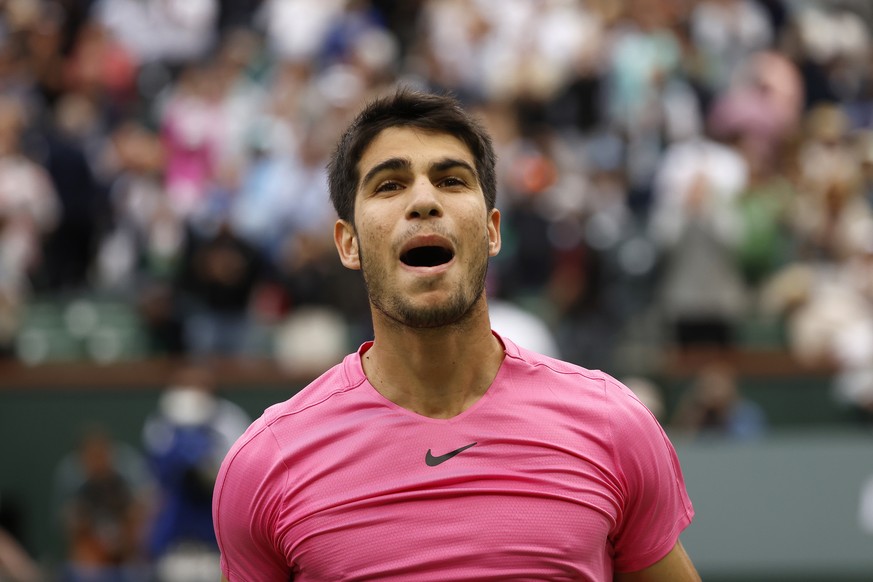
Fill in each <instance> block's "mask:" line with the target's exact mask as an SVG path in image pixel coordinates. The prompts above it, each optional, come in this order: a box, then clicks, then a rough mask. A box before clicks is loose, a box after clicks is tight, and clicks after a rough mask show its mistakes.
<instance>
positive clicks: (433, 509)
mask: <svg viewBox="0 0 873 582" xmlns="http://www.w3.org/2000/svg"><path fill="white" fill-rule="evenodd" d="M501 340H502V341H503V344H504V346H505V351H506V357H505V359H504V361H503V363H502V365H501V367H500V370H499V371H498V373H497V377H496V378H495V379H494V382H493V384H492V385H491V386H490V387H489V389H488V391H487V392H486V393H485V395H484V396H483V397H482V398H481V399H480V400H479V401H478V402H477V403H476V404H474V405H473V406H471V407H470V408H469V409H467V410H466V411H464V412H463V413H462V414H459V415H458V416H455V417H454V418H450V419H433V418H427V417H424V416H421V415H418V414H416V413H414V412H411V411H409V410H406V409H404V408H402V407H400V406H397V405H396V404H394V403H392V402H390V401H389V400H387V399H386V398H385V397H383V396H382V395H381V394H379V392H377V391H376V389H375V388H373V387H372V386H371V385H370V383H369V382H368V381H367V378H366V376H365V375H364V371H363V368H362V366H361V355H362V354H363V353H364V352H366V351H367V349H369V347H370V346H371V345H372V344H371V343H367V344H364V345H363V346H362V347H361V349H360V350H359V351H358V352H357V353H354V354H351V355H349V356H347V357H346V358H345V360H344V361H343V362H342V363H341V364H338V365H337V366H335V367H333V368H332V369H331V370H329V371H327V372H326V373H325V374H324V375H322V376H321V377H319V378H318V379H316V380H315V381H314V382H312V384H310V385H309V386H308V387H306V388H304V389H303V390H302V391H300V392H299V393H298V394H296V395H295V396H294V397H292V398H291V399H290V400H288V401H286V402H283V403H280V404H276V405H274V406H272V407H270V408H268V409H267V410H266V411H265V412H264V414H263V416H262V417H261V418H259V419H258V420H256V421H255V422H254V423H253V424H252V425H251V427H250V428H249V429H248V431H247V432H246V433H245V434H244V435H243V436H242V437H241V438H240V439H239V440H238V441H237V443H236V444H235V445H234V446H233V448H232V449H231V451H230V452H229V453H228V455H227V457H226V458H225V460H224V463H223V464H222V467H221V471H220V472H219V475H218V482H217V483H216V487H215V495H214V497H213V516H214V523H215V532H216V535H217V538H218V543H219V546H220V549H221V569H222V571H223V572H224V574H225V576H227V578H228V580H230V581H231V582H243V581H247V582H255V581H263V582H267V581H270V582H279V581H286V580H289V579H291V578H293V580H295V581H311V580H323V581H331V582H335V581H339V580H390V581H398V580H403V581H409V580H422V581H423V580H427V581H433V580H513V581H519V580H550V581H555V580H587V581H598V582H606V581H611V580H612V575H613V571H614V570H615V571H633V570H638V569H642V568H645V567H647V566H649V565H651V564H653V563H655V562H656V561H658V560H659V559H661V558H662V557H663V556H665V555H666V554H667V552H669V551H670V550H671V549H672V548H673V546H674V545H675V543H676V541H677V540H678V538H679V533H680V532H681V531H682V530H683V529H684V528H685V527H686V526H687V525H688V524H689V523H690V522H691V518H692V516H693V514H694V510H693V509H692V506H691V502H690V501H689V499H688V496H687V494H686V491H685V484H684V481H683V478H682V473H681V470H680V467H679V461H678V459H677V457H676V454H675V451H674V450H673V447H672V445H671V444H670V442H669V441H668V439H667V436H666V435H665V434H664V432H663V431H662V430H661V427H660V425H659V424H658V422H657V421H656V420H655V418H654V417H653V416H652V414H651V413H650V412H649V411H648V409H647V408H646V407H645V406H644V405H643V404H641V403H640V401H639V400H637V398H636V397H635V396H634V395H633V393H631V392H630V390H629V389H628V388H626V387H624V386H623V385H621V384H620V383H618V382H617V381H616V380H614V379H613V378H611V377H609V376H608V375H606V374H604V373H602V372H595V371H589V370H586V369H584V368H581V367H578V366H574V365H572V364H568V363H566V362H561V361H558V360H554V359H551V358H547V357H545V356H541V355H539V354H535V353H533V352H530V351H528V350H525V349H523V348H520V347H518V346H516V345H515V344H513V343H512V342H511V341H509V340H508V339H505V338H501Z"/></svg>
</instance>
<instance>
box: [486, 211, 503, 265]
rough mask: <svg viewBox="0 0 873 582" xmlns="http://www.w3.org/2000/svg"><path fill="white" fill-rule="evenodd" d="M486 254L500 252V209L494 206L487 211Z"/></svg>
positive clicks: (491, 254)
mask: <svg viewBox="0 0 873 582" xmlns="http://www.w3.org/2000/svg"><path fill="white" fill-rule="evenodd" d="M487 228H488V256H489V257H494V256H497V253H499V252H500V244H501V243H500V211H499V210H497V209H496V208H493V209H491V211H490V212H489V213H488V227H487Z"/></svg>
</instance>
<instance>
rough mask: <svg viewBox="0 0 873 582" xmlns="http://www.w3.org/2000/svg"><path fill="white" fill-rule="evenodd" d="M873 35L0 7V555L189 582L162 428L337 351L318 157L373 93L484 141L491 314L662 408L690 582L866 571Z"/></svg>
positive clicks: (440, 2) (644, 14)
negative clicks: (488, 152)
mask: <svg viewBox="0 0 873 582" xmlns="http://www.w3.org/2000/svg"><path fill="white" fill-rule="evenodd" d="M871 33H873V4H871V3H870V2H869V1H866V0H854V1H852V0H842V1H838V0H792V1H788V0H615V1H610V0H503V1H498V0H407V1H403V0H185V1H184V2H183V1H181V0H179V1H174V0H4V1H2V2H0V534H3V533H4V532H5V533H6V534H8V535H7V537H5V538H4V537H3V536H2V535H0V548H2V547H3V546H4V544H8V545H7V547H12V548H17V549H18V550H21V551H22V554H23V555H24V556H25V557H29V558H30V559H31V560H32V564H31V565H32V566H34V567H36V568H37V569H38V570H41V571H42V575H44V576H45V577H46V578H47V579H50V580H55V579H57V580H85V579H89V580H121V579H125V580H151V579H155V578H157V579H162V580H167V581H170V582H183V581H187V580H191V581H194V580H200V579H217V578H216V577H215V574H214V563H207V562H208V560H213V559H214V554H209V552H208V551H207V552H206V556H207V557H206V560H207V562H201V563H199V565H198V562H197V561H196V560H194V559H193V558H192V553H191V552H189V553H188V554H187V557H188V558H191V559H189V560H188V561H187V566H186V565H184V564H182V562H184V560H181V558H179V555H178V554H175V558H179V559H177V560H176V561H172V560H169V561H168V560H167V559H166V558H167V556H168V555H169V556H171V557H173V555H172V552H170V551H169V550H168V548H170V549H174V548H178V547H179V542H180V540H181V541H184V539H183V538H184V535H188V534H184V535H183V534H181V533H180V534H178V535H179V536H183V537H181V538H174V537H173V535H174V534H173V535H171V533H167V532H165V533H164V536H163V538H161V540H160V541H162V543H163V545H162V546H160V548H158V547H157V546H154V545H149V544H150V543H151V544H155V543H157V542H156V541H155V533H154V532H155V525H154V524H155V522H156V518H155V516H156V515H159V514H161V510H160V503H161V499H162V497H161V496H162V493H161V492H162V491H163V494H166V491H164V490H163V489H162V487H164V486H166V483H164V482H163V481H162V479H163V478H164V477H166V476H167V474H168V473H167V471H169V469H168V467H170V464H171V463H170V460H168V459H169V457H168V456H167V455H168V454H169V452H168V451H169V449H168V448H167V447H168V446H169V445H166V442H168V441H169V440H171V437H169V436H168V435H171V434H176V435H178V434H185V435H188V436H190V435H191V434H192V433H190V432H184V431H185V430H188V429H190V428H191V427H193V426H199V425H198V423H201V424H202V423H206V422H207V420H208V422H213V423H223V424H221V426H220V427H219V426H218V424H213V425H210V431H212V432H211V433H210V434H222V435H224V436H226V437H227V436H228V435H231V434H233V432H234V430H235V429H234V428H232V427H233V426H235V425H234V423H233V421H234V420H239V419H240V418H242V417H243V416H247V417H248V418H253V417H256V416H258V415H259V414H260V412H261V411H262V410H263V409H264V408H265V407H266V406H268V405H269V404H271V403H273V402H276V401H278V400H282V399H285V398H288V397H290V396H291V395H292V394H293V393H294V392H295V391H296V390H298V389H299V388H301V387H302V386H303V385H305V384H306V382H307V381H308V379H310V378H312V377H313V376H314V375H316V374H317V373H319V372H320V371H322V370H324V369H325V368H326V367H328V366H330V365H331V364H333V363H335V362H337V361H339V359H340V358H341V357H342V356H343V355H344V354H345V353H347V352H349V351H351V350H354V349H355V348H356V347H357V346H358V345H359V344H360V343H361V342H362V341H364V340H366V339H368V337H369V336H370V334H371V330H370V327H369V313H368V310H367V304H366V297H365V295H364V290H363V287H362V283H361V281H360V280H359V278H358V276H357V274H356V273H350V272H347V271H344V269H343V268H342V267H341V266H340V265H339V262H338V260H337V259H336V256H335V251H334V249H333V244H332V240H331V237H330V233H331V232H332V231H331V225H332V222H333V218H334V217H333V211H332V209H331V207H330V206H329V202H328V200H327V195H326V185H325V173H324V163H325V159H326V156H327V155H328V154H329V153H330V150H331V148H332V146H333V143H334V141H335V140H336V138H337V136H338V132H339V131H340V130H341V129H342V128H343V126H344V124H345V123H346V122H347V121H348V119H349V117H350V115H353V114H354V113H355V112H356V110H357V109H358V107H359V106H360V105H361V104H362V103H363V102H365V101H366V100H367V99H369V98H370V97H372V96H374V95H378V94H380V93H382V92H384V91H386V90H389V89H390V88H391V87H393V86H395V85H396V84H398V83H403V84H407V85H410V86H414V87H420V88H427V89H432V90H448V91H452V92H453V93H455V94H456V95H457V96H459V97H460V98H461V99H462V100H463V101H464V102H465V103H466V104H467V105H468V106H469V107H470V108H472V109H473V110H474V111H476V112H477V114H478V115H480V116H481V118H482V119H483V121H484V122H485V123H486V125H487V126H488V127H489V129H490V130H491V131H492V133H493V135H494V136H495V146H496V149H497V151H498V153H499V159H500V166H499V167H500V176H499V179H500V184H499V199H498V206H499V207H500V208H501V210H502V212H503V217H504V218H503V226H504V232H503V236H504V241H505V242H504V250H503V251H502V252H501V254H500V256H499V257H498V258H497V259H496V260H494V261H493V263H492V266H491V271H490V273H489V281H488V291H489V294H490V296H491V297H492V300H493V312H492V315H493V318H494V326H495V328H496V329H498V331H502V332H504V333H506V334H507V335H509V336H511V337H513V338H514V339H516V340H517V341H518V342H519V343H521V344H527V345H528V347H532V348H534V349H539V350H542V351H545V352H549V353H553V354H555V355H558V356H560V357H562V358H564V359H567V360H569V361H573V362H576V363H578V364H581V365H583V366H586V367H590V368H602V369H605V370H607V371H609V372H611V373H612V374H614V375H615V376H617V377H618V378H620V379H622V380H623V381H625V382H626V383H627V384H628V385H629V386H630V387H631V388H633V389H634V390H635V391H636V392H637V393H638V394H639V395H640V397H641V398H643V399H644V401H645V402H646V403H647V404H648V405H649V406H650V407H651V408H652V410H653V411H654V412H655V413H656V414H657V415H658V418H659V419H660V420H661V422H662V423H663V425H664V426H665V428H666V429H667V431H668V432H669V434H670V436H671V438H672V439H673V441H674V443H675V444H676V447H677V450H678V452H679V456H680V459H681V461H682V463H683V467H684V470H685V476H686V481H687V485H688V489H689V492H690V494H691V497H692V500H693V501H694V503H695V507H696V511H697V517H696V520H695V522H694V524H692V526H691V527H690V528H689V529H688V530H687V532H686V533H685V534H684V536H683V541H684V543H685V545H686V547H687V548H688V550H689V553H690V554H691V556H692V557H693V559H694V560H695V562H696V564H697V566H698V568H699V569H700V571H701V574H702V575H703V578H704V580H708V581H709V580H715V581H724V582H727V581H744V582H748V581H756V580H761V581H775V580H800V581H808V582H812V581H829V582H830V581H861V580H871V579H873V480H871V479H873V432H871V428H873V125H871V124H873V44H871V40H873V36H871ZM192 370H193V372H192ZM195 385H196V386H195ZM197 386H199V387H201V388H205V390H201V391H199V392H197V395H195V394H194V392H195V391H191V390H188V391H187V392H186V391H185V390H180V388H191V387H197ZM204 402H205V403H207V404H208V405H209V406H213V408H209V410H215V411H218V410H224V409H222V408H221V406H219V405H217V404H216V403H217V402H221V403H222V404H223V405H227V410H226V412H227V415H225V416H221V418H222V420H221V421H220V422H219V421H218V420H216V419H218V418H219V415H218V412H216V416H214V417H212V418H210V419H205V418H201V417H200V416H202V415H198V414H197V411H201V412H202V411H203V410H205V409H206V408H208V407H207V406H206V405H202V406H201V405H198V403H200V404H203V403H204ZM233 406H235V407H237V408H236V409H233V411H230V410H231V408H232V407H233ZM228 411H230V412H228ZM180 427H181V428H180ZM177 429H178V430H181V431H182V432H179V433H174V432H173V431H175V430H177ZM95 435H97V436H95ZM172 438H175V437H172ZM228 438H229V437H228ZM101 439H102V440H101ZM225 441H226V439H225ZM101 442H102V443H103V445H106V446H108V447H109V448H108V449H105V450H109V451H110V454H109V455H108V456H104V457H101V456H100V454H99V451H100V450H101V449H100V443H101ZM192 442H194V441H192ZM216 442H217V443H219V444H215V443H213V444H212V445H210V446H212V447H217V450H219V451H220V450H221V447H222V446H223V444H222V443H223V442H224V441H221V440H219V441H216ZM86 443H90V445H87V446H86ZM94 443H97V444H94ZM196 443H199V444H191V443H190V442H189V443H188V444H187V445H185V446H187V447H193V449H192V448H184V447H183V448H182V449H180V450H179V451H175V452H178V454H179V455H181V456H185V455H189V456H190V455H193V454H194V453H193V452H192V451H193V450H194V449H197V447H201V448H203V447H205V446H206V445H203V444H202V443H200V441H196ZM165 445H166V446H165ZM201 445H202V446H201ZM162 447H163V448H162ZM197 450H199V449H197ZM95 451H98V452H95ZM89 455H90V456H89ZM162 455H163V456H162ZM215 455H217V453H216V451H215V450H213V457H214V456H215ZM101 458H103V460H104V461H106V460H107V459H109V461H110V462H109V463H108V465H109V466H110V467H111V470H110V471H109V473H103V475H104V477H105V475H107V474H111V475H114V476H115V477H117V479H116V480H115V481H112V480H111V479H110V480H109V481H107V480H105V479H104V481H100V483H101V485H100V487H104V488H105V489H99V488H97V489H95V490H94V491H98V492H99V491H104V493H105V491H111V492H113V493H112V494H113V495H115V497H112V496H108V497H107V495H104V494H102V493H101V494H95V496H94V497H92V498H87V495H85V493H87V492H88V491H90V490H87V491H86V489H87V488H85V486H84V484H85V483H86V482H87V479H86V478H85V477H83V475H84V474H85V472H86V468H87V467H96V466H102V465H100V461H99V460H100V459H101ZM124 459H127V460H129V461H130V462H129V463H128V462H126V461H124ZM176 460H178V459H176ZM211 461H213V465H214V458H213V459H211ZM174 462H175V461H174ZM89 463H91V464H90V465H89ZM162 463H163V464H162ZM168 463H170V464H168ZM204 463H207V462H206V461H204ZM207 465H208V463H207ZM207 465H204V466H199V467H197V468H196V469H191V470H187V472H185V473H184V475H185V477H184V486H185V487H188V486H190V485H191V480H192V479H195V477H196V479H195V480H198V481H197V482H198V483H200V481H199V480H200V479H203V480H205V481H206V482H208V472H209V468H210V467H212V468H213V469H214V466H213V465H209V466H207ZM135 467H139V469H136V468H135ZM138 470H141V472H139V473H138V472H137V471H138ZM110 481H111V483H110ZM173 483H175V484H176V486H181V485H179V482H178V481H174V482H173ZM171 486H172V485H171ZM92 493H93V492H92ZM83 495H84V496H85V497H83ZM109 498H112V499H115V500H120V501H118V502H117V503H116V504H115V505H114V506H112V507H108V506H105V505H106V504H102V505H101V503H102V501H100V500H105V499H109ZM89 499H90V501H89ZM89 503H90V505H89ZM101 512H103V513H101ZM176 512H177V513H176V515H177V516H178V515H182V512H183V510H182V509H179V508H176ZM101 520H102V521H101ZM101 527H102V528H103V529H101ZM126 528H130V529H131V532H127V530H126ZM167 531H168V532H169V530H167ZM125 532H127V533H125ZM128 534H129V535H130V539H131V541H130V543H129V544H128V545H127V546H125V547H120V545H123V544H119V543H118V540H121V539H125V540H126V539H127V537H125V536H127V535H128ZM192 535H193V534H192ZM89 536H90V537H89ZM107 539H109V540H113V541H114V542H115V544H114V546H113V544H111V543H108V542H107ZM101 544H102V545H101ZM207 545H208V544H207ZM108 546H113V549H112V550H111V551H110V550H108V549H107V547H108ZM115 546H119V547H115ZM95 548H97V549H95ZM207 549H208V548H207ZM183 554H184V553H183ZM0 555H3V553H2V552H0ZM162 559H163V562H162V561H161V560H162ZM4 566H6V568H7V569H10V566H9V564H4V562H3V559H2V558H0V579H6V578H4V575H6V576H7V577H8V578H9V579H13V580H16V579H21V580H24V579H37V578H34V577H33V576H35V575H37V574H36V573H34V572H32V571H31V572H30V573H28V571H26V567H25V568H24V570H25V571H24V573H22V574H19V575H18V576H19V577H18V578H15V577H13V575H12V574H11V572H6V573H5V574H4ZM125 568H127V569H126V570H125ZM186 568H187V570H186ZM122 571H123V572H122ZM121 573H123V574H124V575H125V576H128V577H127V578H118V577H116V578H112V577H111V576H115V575H118V576H120V575H122V574H121ZM87 575H93V576H95V577H92V578H87ZM100 575H104V576H108V577H103V578H100V577H99V576H100ZM28 576H30V578H28ZM137 576H139V577H137ZM210 576H212V577H211V578H210Z"/></svg>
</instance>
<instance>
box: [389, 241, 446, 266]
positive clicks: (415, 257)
mask: <svg viewBox="0 0 873 582" xmlns="http://www.w3.org/2000/svg"><path fill="white" fill-rule="evenodd" d="M454 256H455V253H453V252H452V251H451V250H450V249H447V248H443V247H440V246H423V247H416V248H414V249H409V250H408V251H406V252H405V253H403V254H402V255H400V260H401V262H403V264H404V265H408V266H410V267H437V266H439V265H444V264H445V263H448V262H449V261H451V260H452V258H453V257H454Z"/></svg>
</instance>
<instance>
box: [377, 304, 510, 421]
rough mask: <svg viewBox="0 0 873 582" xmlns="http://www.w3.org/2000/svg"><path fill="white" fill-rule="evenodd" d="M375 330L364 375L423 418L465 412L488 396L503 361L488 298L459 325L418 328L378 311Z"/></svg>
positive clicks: (389, 397) (450, 415)
mask: <svg viewBox="0 0 873 582" xmlns="http://www.w3.org/2000/svg"><path fill="white" fill-rule="evenodd" d="M373 328H374V331H375V338H376V339H375V341H374V343H373V347H371V348H370V349H369V350H368V351H367V352H366V353H365V354H364V355H363V356H362V362H361V363H362V364H363V367H364V373H365V374H366V375H367V378H368V380H369V381H370V383H371V384H372V385H373V387H374V388H375V389H376V390H378V391H379V393H381V394H382V395H383V396H384V397H385V398H387V399H389V400H391V401H392V402H394V403H395V404H397V405H398V406H402V407H404V408H406V409H408V410H411V411H413V412H416V413H418V414H421V415H423V416H428V417H431V418H451V417H453V416H456V415H458V414H460V413H461V412H463V411H465V410H466V409H467V408H469V407H470V406H472V405H473V404H475V403H476V402H477V401H478V400H479V398H481V397H482V395H483V394H485V392H486V391H487V390H488V387H489V386H490V385H491V382H492V381H493V380H494V377H495V376H496V375H497V371H498V370H499V369H500V364H501V363H502V362H503V355H504V354H503V346H502V345H501V343H500V341H499V340H498V339H497V338H496V337H495V336H494V335H493V334H492V333H491V324H490V321H489V319H488V309H487V306H486V304H485V300H484V297H483V298H482V300H481V301H479V302H478V303H477V305H476V306H475V307H474V309H473V312H471V313H470V314H469V316H468V317H466V318H465V319H464V321H463V322H461V323H458V324H453V325H450V326H445V327H440V328H431V329H416V328H411V327H407V326H403V325H399V324H397V323H396V322H393V321H390V320H388V319H387V318H385V317H384V316H383V315H381V314H378V313H376V312H374V313H373Z"/></svg>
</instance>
